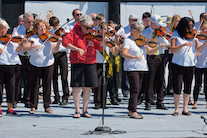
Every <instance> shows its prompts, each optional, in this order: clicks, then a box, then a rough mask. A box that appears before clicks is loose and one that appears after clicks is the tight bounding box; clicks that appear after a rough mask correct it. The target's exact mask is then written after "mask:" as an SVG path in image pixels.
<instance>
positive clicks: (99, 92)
mask: <svg viewBox="0 0 207 138" xmlns="http://www.w3.org/2000/svg"><path fill="white" fill-rule="evenodd" d="M102 30H104V37H105V38H104V42H105V53H103V51H98V50H96V52H97V55H96V58H97V74H98V87H96V88H94V103H95V107H94V109H99V108H107V107H106V106H104V105H105V104H104V105H103V101H102V99H103V96H104V99H106V95H107V93H106V92H105V93H104V95H103V85H102V84H103V77H102V71H103V68H102V67H103V64H105V66H106V74H105V76H106V84H105V87H106V88H107V84H108V81H109V77H111V75H113V65H112V59H111V56H110V52H111V53H112V54H114V55H115V54H117V49H118V48H117V45H116V44H115V42H114V41H112V40H111V38H110V37H109V36H108V35H107V34H108V24H107V22H102V23H100V24H99V26H98V30H97V32H98V33H99V37H102ZM95 38H97V37H95ZM116 38H118V37H116ZM99 39H100V38H99ZM107 45H108V46H107ZM115 48H116V49H115ZM104 54H105V60H104V56H103V55H104ZM106 59H107V60H106ZM103 61H104V63H103ZM109 93H110V96H111V99H115V98H116V95H115V94H113V93H112V91H111V90H110V91H109ZM104 102H106V101H105V100H104Z"/></svg>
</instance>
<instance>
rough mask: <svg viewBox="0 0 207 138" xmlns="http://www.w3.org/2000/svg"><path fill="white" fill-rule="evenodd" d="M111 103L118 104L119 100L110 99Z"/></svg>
mask: <svg viewBox="0 0 207 138" xmlns="http://www.w3.org/2000/svg"><path fill="white" fill-rule="evenodd" d="M111 104H113V105H119V102H118V101H117V100H111Z"/></svg>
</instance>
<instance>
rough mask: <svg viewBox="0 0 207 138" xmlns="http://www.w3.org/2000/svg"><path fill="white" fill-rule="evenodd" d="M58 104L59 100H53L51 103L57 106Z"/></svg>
mask: <svg viewBox="0 0 207 138" xmlns="http://www.w3.org/2000/svg"><path fill="white" fill-rule="evenodd" d="M59 103H60V100H59V99H55V101H54V102H52V104H59Z"/></svg>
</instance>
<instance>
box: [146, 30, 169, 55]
mask: <svg viewBox="0 0 207 138" xmlns="http://www.w3.org/2000/svg"><path fill="white" fill-rule="evenodd" d="M153 31H154V29H152V27H151V26H149V27H148V28H147V29H145V30H143V32H142V35H143V36H145V37H147V39H153ZM156 39H157V41H158V44H159V43H164V44H166V45H170V43H169V41H168V40H167V39H166V38H165V37H163V36H162V37H159V36H157V35H156ZM165 50H166V47H163V48H161V49H159V50H158V51H157V55H161V54H164V52H165Z"/></svg>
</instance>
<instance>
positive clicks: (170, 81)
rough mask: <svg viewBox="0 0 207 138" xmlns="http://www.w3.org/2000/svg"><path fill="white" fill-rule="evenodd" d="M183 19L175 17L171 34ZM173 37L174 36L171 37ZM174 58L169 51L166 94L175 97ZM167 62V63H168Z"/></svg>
mask: <svg viewBox="0 0 207 138" xmlns="http://www.w3.org/2000/svg"><path fill="white" fill-rule="evenodd" d="M180 19H181V17H180V15H177V14H175V15H173V17H172V20H171V23H170V27H169V29H170V32H171V33H173V32H174V31H175V28H176V27H177V26H178V23H179V21H180ZM171 36H172V35H171ZM172 57H173V53H172V52H171V51H170V50H169V51H168V57H167V61H168V73H169V75H168V81H167V82H168V83H167V89H166V91H167V92H166V94H167V95H173V74H172V73H173V71H172V69H173V68H172ZM167 61H166V62H167Z"/></svg>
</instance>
